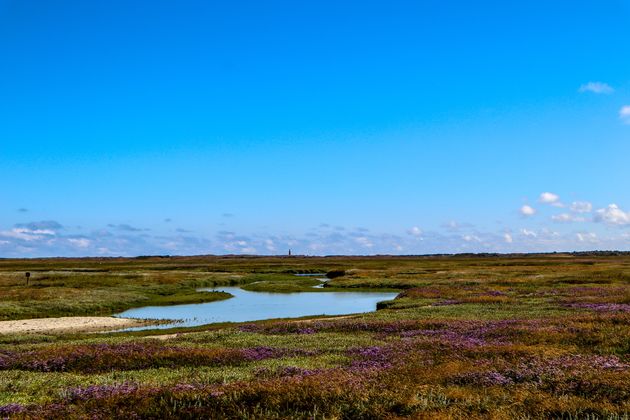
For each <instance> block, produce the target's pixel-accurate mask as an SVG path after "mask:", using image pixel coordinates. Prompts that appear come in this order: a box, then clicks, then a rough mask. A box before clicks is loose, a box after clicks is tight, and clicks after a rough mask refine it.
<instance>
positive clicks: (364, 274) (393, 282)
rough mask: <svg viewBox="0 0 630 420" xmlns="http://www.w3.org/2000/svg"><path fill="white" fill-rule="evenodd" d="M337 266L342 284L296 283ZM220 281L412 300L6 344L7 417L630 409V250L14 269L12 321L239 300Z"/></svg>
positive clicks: (3, 309) (5, 300) (2, 290)
mask: <svg viewBox="0 0 630 420" xmlns="http://www.w3.org/2000/svg"><path fill="white" fill-rule="evenodd" d="M331 270H342V271H343V273H344V275H342V276H339V277H336V278H334V279H333V280H331V281H330V282H329V283H328V284H327V287H326V288H324V289H312V288H311V286H312V285H314V284H317V280H313V279H310V278H304V277H296V276H294V275H293V274H295V273H326V272H329V271H331ZM25 271H29V272H31V273H32V277H31V281H30V284H29V285H28V286H27V285H26V284H25V277H24V272H25ZM215 285H241V286H242V287H243V288H246V289H248V290H260V291H277V292H294V291H310V292H313V293H323V292H326V291H327V290H357V289H359V290H361V289H379V290H397V291H398V292H399V293H400V294H399V295H398V297H397V298H396V299H394V300H392V301H388V302H383V303H381V304H380V305H379V307H380V308H381V309H380V310H379V311H377V312H374V313H370V314H363V315H356V316H352V317H339V318H332V319H331V318H325V319H301V320H276V321H262V322H255V323H246V324H223V325H211V326H204V327H195V328H192V329H188V330H186V329H178V330H176V332H177V333H178V334H176V335H175V334H173V331H170V330H166V331H165V330H161V331H142V332H134V333H108V334H72V335H70V334H66V335H49V334H38V335H34V334H33V335H17V334H14V335H0V418H3V417H16V418H64V419H65V418H86V417H90V418H111V417H117V418H124V417H127V418H134V417H140V418H199V417H202V418H305V419H306V418H322V419H323V418H327V419H328V418H339V419H341V418H343V419H361V418H365V419H372V418H408V417H411V418H427V419H433V418H468V419H471V418H472V419H477V418H478V419H486V418H493V419H531V418H564V419H577V418H584V419H587V418H588V419H628V418H629V416H630V357H629V350H630V255H612V254H611V255H606V254H600V255H588V254H584V255H565V254H549V255H525V256H501V257H499V256H454V257H447V256H435V257H328V258H306V257H291V258H271V257H177V258H167V257H164V258H159V257H153V258H136V259H122V258H121V259H48V260H0V296H1V299H0V319H5V320H8V319H23V318H32V317H46V316H61V315H103V314H111V313H114V312H117V311H120V310H123V309H127V308H130V307H135V306H144V305H155V304H172V303H188V302H199V301H202V300H208V299H222V298H226V297H229V296H225V295H218V294H217V295H216V296H215V295H213V294H207V293H199V292H196V289H197V288H198V287H204V286H215Z"/></svg>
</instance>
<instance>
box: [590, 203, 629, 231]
mask: <svg viewBox="0 0 630 420" xmlns="http://www.w3.org/2000/svg"><path fill="white" fill-rule="evenodd" d="M595 213H596V214H595V221H596V222H602V223H606V224H608V225H616V226H623V225H628V224H630V212H625V211H623V210H622V209H620V208H619V206H618V205H616V204H609V205H608V207H606V208H603V209H599V210H597V211H596V212H595Z"/></svg>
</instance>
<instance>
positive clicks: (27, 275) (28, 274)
mask: <svg viewBox="0 0 630 420" xmlns="http://www.w3.org/2000/svg"><path fill="white" fill-rule="evenodd" d="M24 275H25V276H26V285H27V286H28V279H29V278H30V277H31V273H29V272H28V271H27V272H26V273H24Z"/></svg>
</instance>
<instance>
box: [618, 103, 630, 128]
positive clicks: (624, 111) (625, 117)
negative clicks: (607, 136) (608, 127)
mask: <svg viewBox="0 0 630 420" xmlns="http://www.w3.org/2000/svg"><path fill="white" fill-rule="evenodd" d="M619 118H621V121H623V123H624V124H630V105H626V106H622V107H621V109H620V110H619Z"/></svg>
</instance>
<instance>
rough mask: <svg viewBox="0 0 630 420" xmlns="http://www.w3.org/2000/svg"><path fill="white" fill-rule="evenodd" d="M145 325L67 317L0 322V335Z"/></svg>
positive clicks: (106, 318) (133, 321)
mask: <svg viewBox="0 0 630 420" xmlns="http://www.w3.org/2000/svg"><path fill="white" fill-rule="evenodd" d="M141 325H147V322H146V321H142V320H139V319H130V318H114V317H111V316H68V317H63V318H36V319H20V320H17V321H0V334H29V333H30V334H33V333H68V332H93V331H107V330H117V329H121V328H128V327H137V326H141Z"/></svg>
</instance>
